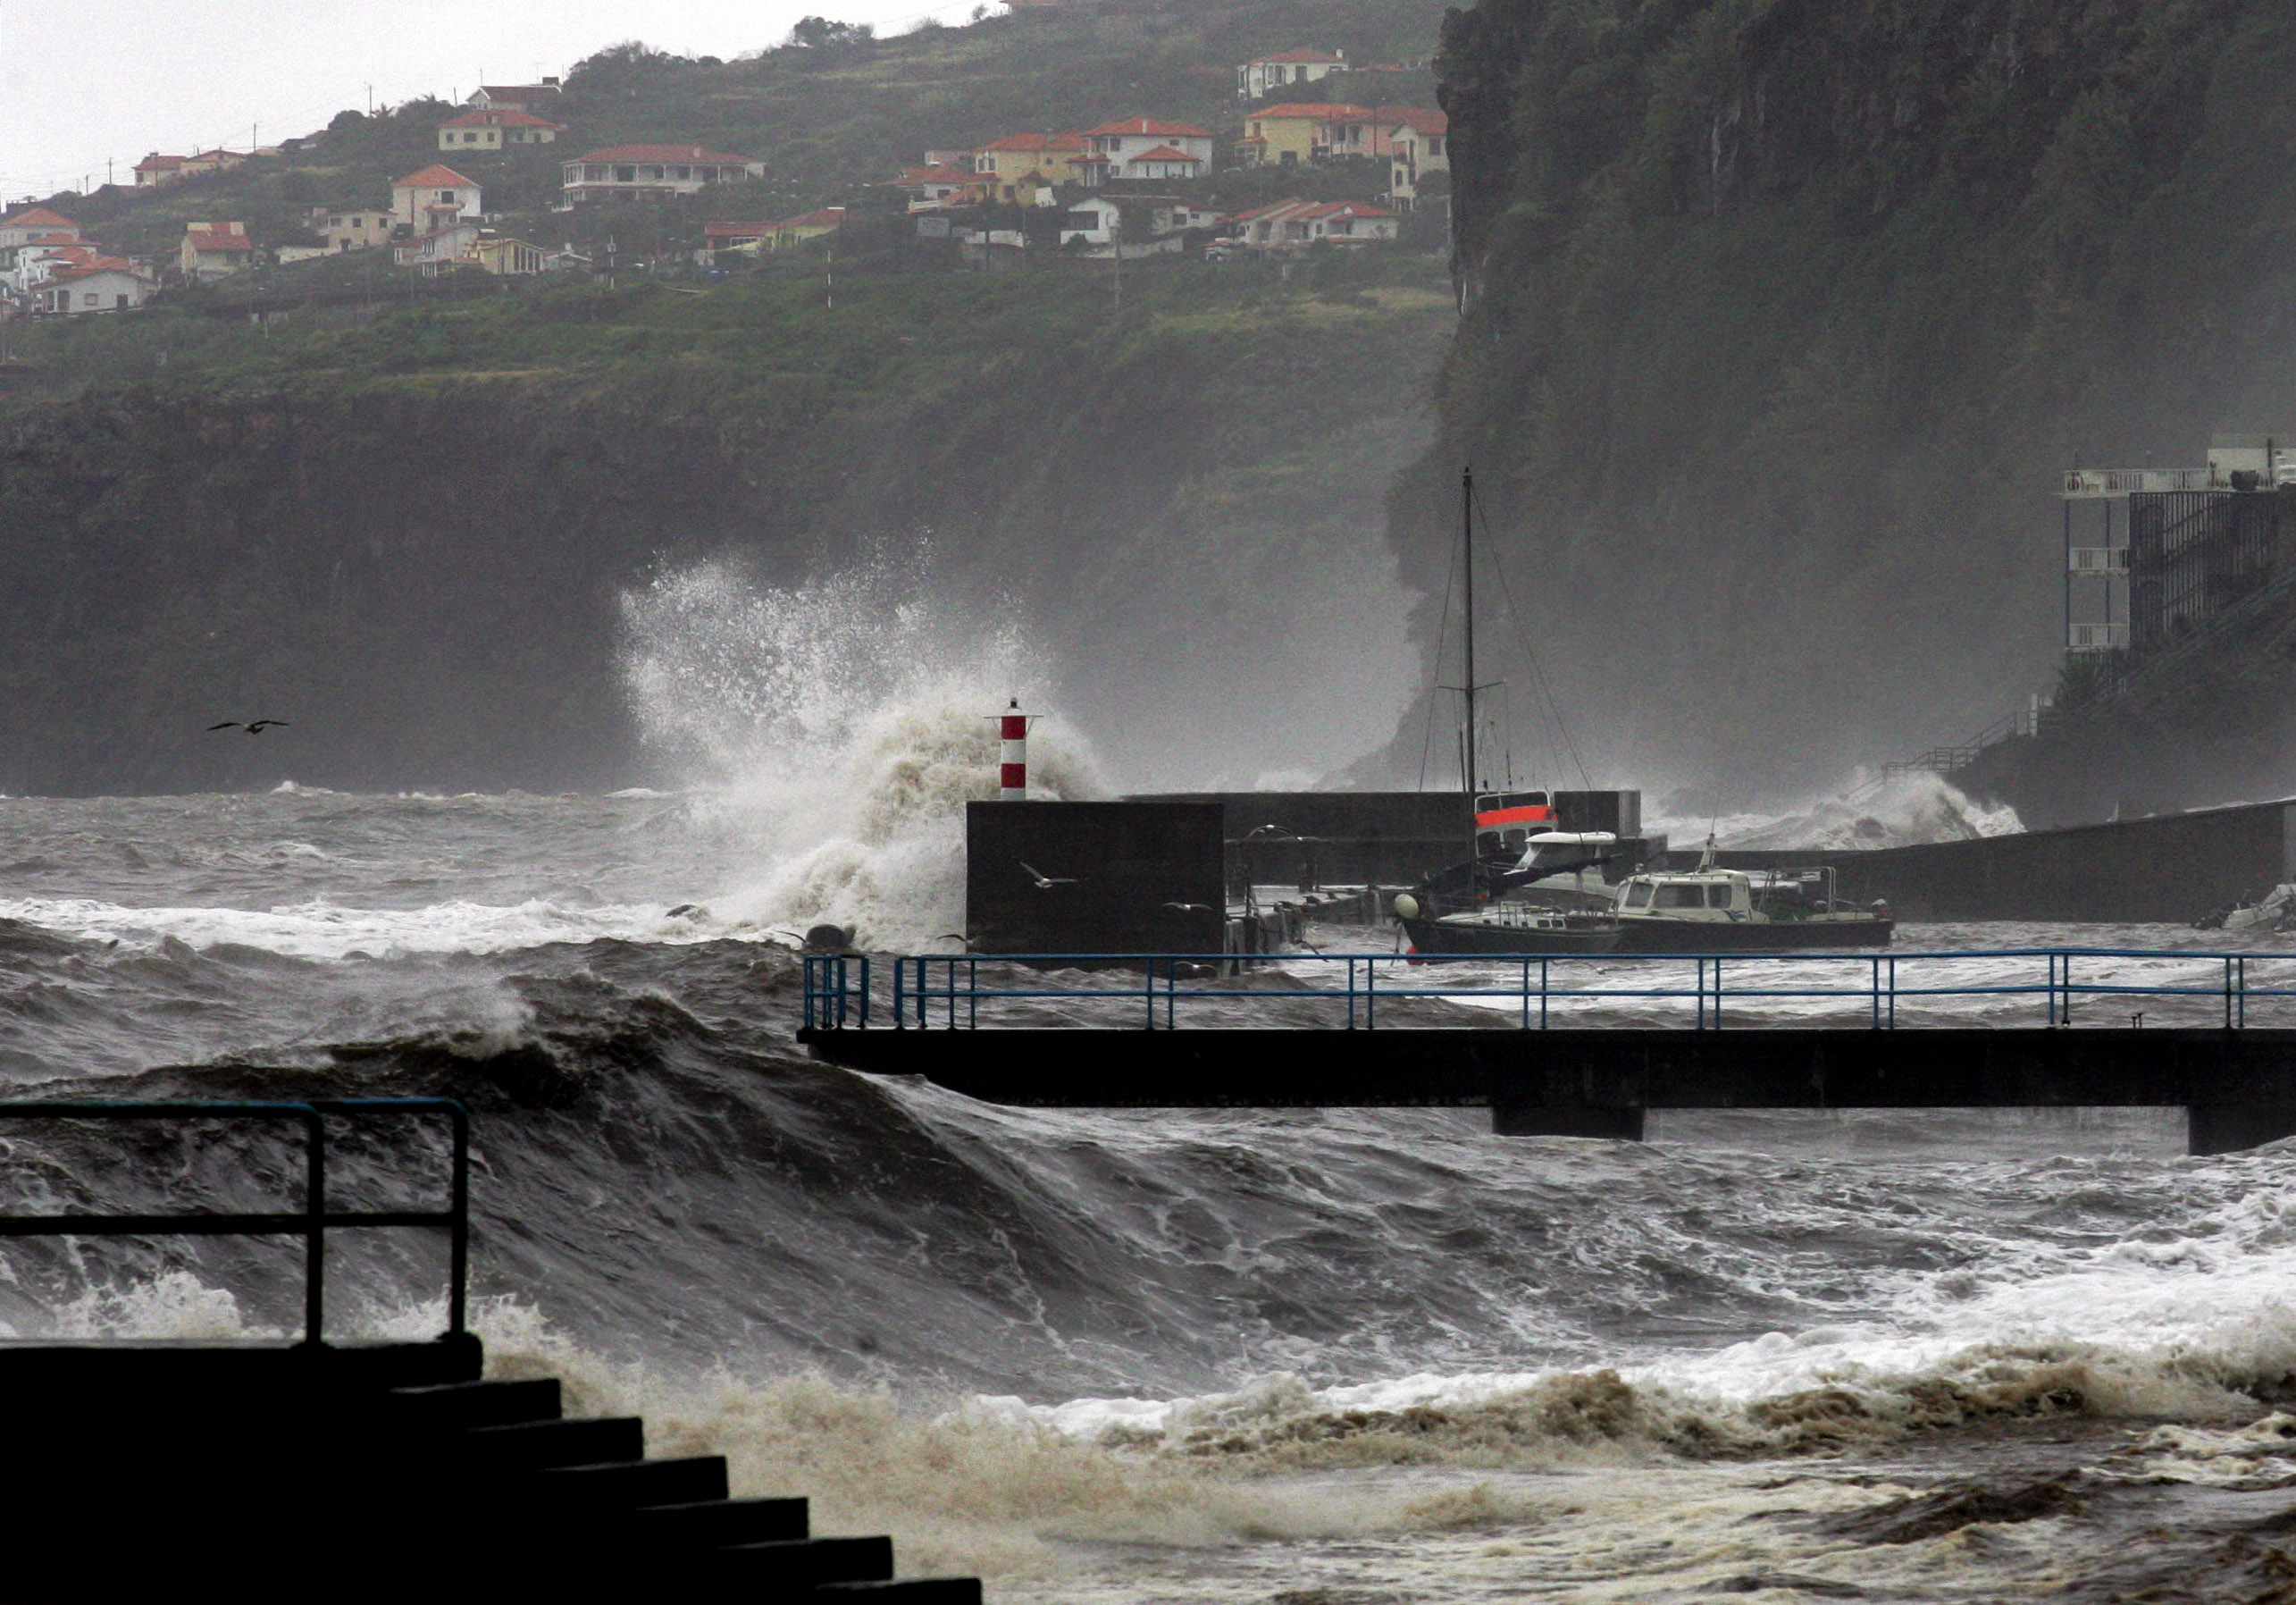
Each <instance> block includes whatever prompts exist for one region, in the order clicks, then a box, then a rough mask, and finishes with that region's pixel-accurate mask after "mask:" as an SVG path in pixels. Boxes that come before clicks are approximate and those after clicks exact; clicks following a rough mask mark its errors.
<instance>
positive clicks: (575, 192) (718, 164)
mask: <svg viewBox="0 0 2296 1605" xmlns="http://www.w3.org/2000/svg"><path fill="white" fill-rule="evenodd" d="M559 172H560V175H561V181H560V188H561V189H562V190H563V191H564V193H565V195H566V199H568V200H569V201H592V200H607V199H609V198H611V197H615V196H623V197H640V196H652V197H662V196H669V195H692V194H694V193H695V192H696V191H698V190H700V189H701V188H702V186H703V185H705V184H739V183H743V182H746V181H749V180H750V179H761V178H763V177H765V176H766V164H764V163H763V162H759V161H755V160H752V159H751V158H750V157H748V156H736V155H728V154H726V153H725V151H722V150H708V149H705V148H703V147H701V146H699V145H612V146H608V147H607V148H606V149H604V150H593V151H591V153H590V154H589V155H585V156H578V157H576V158H575V159H574V161H571V162H566V163H563V164H560V167H559Z"/></svg>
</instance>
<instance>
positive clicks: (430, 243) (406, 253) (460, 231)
mask: <svg viewBox="0 0 2296 1605" xmlns="http://www.w3.org/2000/svg"><path fill="white" fill-rule="evenodd" d="M484 233H485V231H484V230H483V229H482V228H481V227H480V226H479V221H478V219H477V218H475V217H466V218H457V219H456V220H455V221H454V222H451V223H442V224H440V226H439V227H437V228H435V229H432V230H430V231H428V232H426V233H422V234H417V235H415V237H414V238H413V239H402V240H400V241H398V244H396V245H394V246H392V247H391V248H390V259H391V260H392V261H393V262H395V263H397V264H398V265H399V266H401V267H411V268H413V269H414V270H415V272H416V273H420V274H421V275H422V276H423V277H424V278H426V279H427V278H433V277H436V276H437V275H438V274H440V273H446V272H448V271H449V270H450V269H452V268H453V267H454V266H455V265H457V263H459V262H461V261H463V260H464V259H465V257H467V256H469V255H470V254H471V252H472V251H473V250H474V249H475V248H477V246H478V243H479V240H480V239H481V238H482V236H483V235H484Z"/></svg>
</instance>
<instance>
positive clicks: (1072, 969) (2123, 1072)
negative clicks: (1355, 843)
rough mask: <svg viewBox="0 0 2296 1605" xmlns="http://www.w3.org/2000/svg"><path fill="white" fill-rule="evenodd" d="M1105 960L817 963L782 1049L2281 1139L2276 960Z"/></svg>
mask: <svg viewBox="0 0 2296 1605" xmlns="http://www.w3.org/2000/svg"><path fill="white" fill-rule="evenodd" d="M1127 963H1128V964H1129V966H1130V969H1129V970H1128V971H1119V970H1118V969H1116V968H1114V967H1113V965H1112V964H1111V962H1110V956H1109V955H1097V956H1095V955H1047V954H1038V955H1030V956H1029V957H1027V958H1026V960H1025V961H1023V962H1018V963H1010V964H1006V963H998V962H992V961H989V960H986V959H985V958H983V957H980V956H976V955H961V956H956V957H951V956H947V955H925V956H922V957H894V958H890V959H880V960H877V961H876V962H874V964H871V963H869V962H865V961H863V960H861V959H859V958H857V957H835V956H820V957H816V958H813V959H809V960H808V961H807V978H806V987H807V997H806V1003H807V1017H806V1024H805V1027H804V1029H803V1031H802V1033H801V1036H802V1038H803V1040H804V1041H805V1042H806V1043H807V1045H808V1046H809V1048H810V1050H811V1052H812V1053H813V1054H814V1055H815V1056H817V1058H820V1059H823V1060H825V1061H827V1062H829V1063H836V1064H840V1065H843V1066H846V1067H847V1068H850V1069H853V1070H859V1071H868V1072H871V1073H876V1074H886V1075H914V1076H919V1077H922V1078H924V1079H925V1080H929V1081H932V1082H933V1083H934V1084H935V1085H937V1086H941V1087H945V1088H948V1089H950V1090H951V1091H953V1092H958V1093H961V1094H964V1095H965V1096H967V1097H976V1098H980V1099H983V1100H985V1101H986V1102H990V1103H998V1104H1008V1105H1026V1106H1034V1107H1040V1108H1110V1109H1113V1108H1132V1109H1141V1108H1266V1109H1298V1108H1405V1107H1486V1108H1488V1109H1489V1110H1490V1111H1491V1120H1492V1129H1493V1130H1495V1131H1496V1132H1499V1133H1501V1134H1503V1135H1510V1136H1554V1137H1604V1138H1618V1139H1639V1138H1640V1137H1641V1136H1642V1135H1643V1130H1644V1125H1645V1119H1646V1115H1647V1112H1648V1111H1650V1110H1652V1109H1860V1108H1863V1109H2012V1108H2016V1109H2024V1108H2076V1107H2091V1108H2095V1107H2123V1108H2128V1107H2139V1108H2182V1109H2183V1110H2185V1111H2186V1112H2187V1114H2188V1116H2189V1120H2190V1145H2189V1146H2190V1151H2191V1152H2192V1153H2194V1154H2217V1153H2226V1152H2232V1151H2234V1150H2238V1149H2242V1148H2249V1147H2257V1146H2258V1145H2260V1144H2263V1143H2267V1142H2272V1141H2275V1140H2277V1139H2281V1138H2284V1137H2290V1136H2296V954H2192V953H2180V952H2174V951H2170V952H2160V951H2153V950H2126V949H2085V950H2083V949H2046V950H2044V949H2033V950H2023V951H2017V952H2007V953H1979V952H1952V953H1935V954H1894V955H1889V956H1886V957H1875V956H1872V955H1864V954H1858V955H1827V956H1824V957H1818V956H1814V955H1810V954H1783V955H1760V956H1756V957H1744V956H1739V955H1731V956H1730V957H1729V958H1728V959H1727V960H1721V959H1715V958H1712V957H1703V958H1701V957H1697V956H1695V955H1694V956H1692V957H1690V958H1688V959H1684V958H1678V957H1672V956H1671V955H1670V956H1666V957H1653V958H1649V959H1645V960H1622V959H1621V957H1620V956H1619V955H1610V956H1609V957H1608V958H1606V959H1605V960H1602V961H1587V962H1585V963H1584V964H1583V965H1581V964H1578V963H1577V962H1574V961H1564V960H1559V959H1557V960H1546V961H1532V962H1528V963H1522V964H1519V965H1514V964H1509V965H1501V966H1494V965H1492V964H1490V963H1489V962H1487V961H1486V962H1479V963H1478V962H1473V961H1465V962H1458V963H1452V964H1447V965H1446V964H1445V962H1442V961H1437V960H1434V959H1432V958H1429V957H1425V956H1410V957H1407V956H1399V955H1392V954H1368V955H1367V954H1355V955H1345V956H1316V955H1304V954H1302V955H1291V956H1290V957H1287V958H1286V960H1284V961H1283V963H1284V966H1285V968H1286V971H1307V972H1311V973H1310V976H1309V979H1308V980H1307V982H1306V983H1305V984H1303V982H1302V981H1301V980H1300V979H1299V978H1298V976H1297V975H1291V976H1285V977H1279V976H1277V975H1274V974H1271V973H1270V969H1269V962H1268V961H1250V962H1246V961H1237V960H1228V961H1226V962H1206V961H1205V960H1204V959H1202V957H1201V956H1197V957H1193V958H1192V957H1188V956H1186V955H1163V956H1158V957H1153V958H1141V957H1138V956H1135V957H1133V958H1131V959H1129V960H1128V961H1127ZM1598 965H1599V968H1598V967H1597V966H1598ZM1095 966H1096V967H1095ZM1319 967H1320V972H1319ZM1223 971H1224V973H1223ZM1494 971H1505V973H1496V974H1495V973H1494ZM2021 971H2022V972H2021ZM888 973H890V975H891V977H892V980H893V982H894V985H893V987H892V988H891V990H890V995H889V996H888V995H887V992H886V990H885V989H884V988H882V987H876V986H874V984H873V983H874V981H876V980H881V979H884V977H885V976H886V975H887V974H888ZM1317 979H1320V981H1321V983H1322V984H1314V983H1315V981H1316V980H1317ZM1686 980H1687V981H1688V983H1689V984H1688V985H1682V984H1680V983H1681V982H1682V981H1686ZM1628 1011H1635V1012H1638V1013H1639V1014H1640V1015H1641V1016H1642V1018H1635V1019H1625V1020H1621V1019H1619V1018H1618V1017H1619V1016H1620V1015H1621V1013H1625V1012H1628ZM1254 1012H1259V1013H1260V1014H1261V1019H1260V1020H1259V1021H1255V1022H1253V1023H1247V1024H1241V1025H1239V1024H1236V1023H1233V1022H1234V1021H1235V1020H1236V1019H1237V1018H1238V1017H1239V1016H1245V1015H1250V1014H1252V1013H1254ZM1207 1013H1211V1014H1216V1015H1218V1016H1219V1022H1218V1023H1190V1020H1191V1016H1193V1017H1194V1019H1195V1020H1197V1021H1202V1019H1203V1017H1204V1015H1205V1014H1207ZM1594 1016H1608V1017H1609V1018H1608V1019H1607V1020H1606V1021H1605V1022H1604V1023H1585V1021H1588V1020H1589V1019H1590V1018H1591V1017H1594ZM1653 1016H1663V1018H1653ZM2283 1017H2284V1018H2283ZM2252 1018H2253V1019H2254V1021H2256V1022H2255V1023H2251V1019H2252ZM2267 1019H2268V1020H2269V1021H2270V1023H2267ZM1033 1021H1042V1022H1043V1023H1033ZM1573 1021H1580V1023H1573ZM1487 1022H1489V1023H1487ZM1501 1022H1504V1023H1501Z"/></svg>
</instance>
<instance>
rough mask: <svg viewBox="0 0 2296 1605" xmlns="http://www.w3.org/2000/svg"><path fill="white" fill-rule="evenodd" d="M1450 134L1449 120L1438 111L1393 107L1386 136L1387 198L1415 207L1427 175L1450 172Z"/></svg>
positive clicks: (1401, 204)
mask: <svg viewBox="0 0 2296 1605" xmlns="http://www.w3.org/2000/svg"><path fill="white" fill-rule="evenodd" d="M1450 135H1451V119H1450V118H1448V117H1446V116H1445V115H1444V114H1443V113H1441V112H1425V111H1420V110H1418V109H1416V108H1414V107H1410V106H1404V107H1400V108H1396V111H1395V121H1394V123H1393V125H1392V126H1391V127H1390V129H1389V130H1388V135H1387V139H1388V146H1389V150H1388V160H1389V163H1390V166H1391V172H1390V176H1389V179H1388V183H1387V197H1388V198H1389V199H1390V200H1393V201H1395V203H1396V204H1398V205H1400V206H1406V207H1409V206H1417V205H1418V204H1419V189H1420V183H1421V182H1422V181H1425V180H1426V179H1427V178H1428V177H1429V175H1430V174H1433V173H1438V172H1450V171H1451V151H1450Z"/></svg>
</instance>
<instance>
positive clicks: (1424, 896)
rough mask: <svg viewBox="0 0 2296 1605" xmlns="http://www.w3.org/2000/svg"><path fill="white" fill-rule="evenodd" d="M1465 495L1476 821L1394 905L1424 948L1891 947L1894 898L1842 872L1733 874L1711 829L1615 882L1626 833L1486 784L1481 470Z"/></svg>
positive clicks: (1469, 764) (1467, 476) (1539, 798)
mask: <svg viewBox="0 0 2296 1605" xmlns="http://www.w3.org/2000/svg"><path fill="white" fill-rule="evenodd" d="M1460 502H1461V516H1462V524H1463V525H1464V564H1465V569H1466V584H1465V587H1464V592H1463V598H1462V600H1463V601H1464V604H1465V620H1466V629H1465V632H1464V645H1465V651H1466V671H1467V672H1466V675H1465V677H1464V681H1463V683H1462V685H1460V686H1458V687H1457V688H1456V689H1457V690H1458V691H1459V692H1460V694H1461V695H1462V696H1463V697H1464V698H1465V699H1466V704H1467V724H1466V730H1465V735H1464V738H1463V740H1462V744H1461V785H1462V789H1463V790H1464V792H1465V794H1466V800H1467V803H1468V816H1469V818H1470V819H1471V821H1472V823H1471V826H1470V827H1469V836H1468V856H1467V859H1466V861H1465V862H1463V863H1461V864H1457V865H1454V867H1453V868H1451V869H1449V870H1444V871H1443V872H1442V873H1440V874H1437V875H1434V876H1430V877H1429V878H1428V880H1427V881H1426V882H1425V883H1424V884H1423V885H1421V886H1420V887H1418V888H1417V889H1416V890H1415V891H1412V892H1406V893H1404V894H1403V895H1400V896H1398V897H1397V898H1396V899H1395V918H1396V919H1397V920H1399V921H1401V922H1402V925H1403V927H1404V930H1405V931H1406V932H1408V933H1409V935H1410V937H1411V944H1412V951H1414V952H1416V953H1426V954H1508V955H1520V954H1604V953H1612V952H1621V953H1679V954H1716V953H1745V952H1780V951H1789V950H1794V949H1800V948H1818V947H1877V946H1883V945H1887V944H1888V943H1889V941H1890V935H1891V933H1892V931H1893V930H1894V929H1895V922H1894V921H1893V920H1892V919H1891V917H1890V910H1889V907H1888V905H1887V904H1886V903H1874V904H1871V905H1865V904H1858V903H1846V902H1843V901H1842V900H1841V899H1840V898H1839V897H1838V896H1837V895H1835V887H1834V876H1833V871H1832V870H1830V869H1815V870H1768V871H1764V872H1760V873H1749V872H1747V871H1746V870H1725V869H1722V868H1721V867H1720V866H1719V865H1718V864H1717V863H1716V861H1715V854H1714V837H1713V836H1712V834H1711V833H1709V834H1708V836H1707V838H1706V847H1705V853H1704V854H1703V855H1702V857H1701V859H1700V861H1699V864H1698V867H1697V869H1696V870H1677V871H1663V870H1645V869H1643V868H1642V867H1641V866H1640V865H1635V866H1633V868H1634V870H1635V872H1634V873H1631V874H1630V875H1628V876H1627V877H1626V878H1624V879H1623V880H1622V881H1621V882H1620V883H1619V884H1618V885H1617V886H1616V887H1611V886H1610V885H1609V884H1608V879H1607V877H1606V876H1605V874H1604V873H1603V871H1604V870H1605V869H1607V868H1609V867H1610V866H1612V865H1613V863H1614V862H1615V861H1616V849H1617V846H1618V838H1617V836H1615V834H1613V833H1611V832H1607V831H1563V830H1557V829H1554V828H1552V827H1553V825H1554V823H1555V818H1554V809H1553V807H1552V806H1551V799H1550V797H1549V796H1548V794H1546V793H1543V792H1520V793H1515V792H1502V793H1485V792H1483V791H1482V789H1481V787H1479V786H1478V785H1477V784H1476V772H1477V771H1476V766H1475V695H1476V693H1477V692H1478V691H1479V690H1481V689H1482V687H1481V686H1479V685H1477V684H1476V680H1475V521H1474V505H1475V478H1474V471H1473V469H1472V468H1467V469H1464V470H1462V472H1461V474H1460ZM1542 827H1544V828H1542ZM1542 890H1544V892H1545V893H1546V895H1539V894H1540V892H1541V891H1542Z"/></svg>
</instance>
